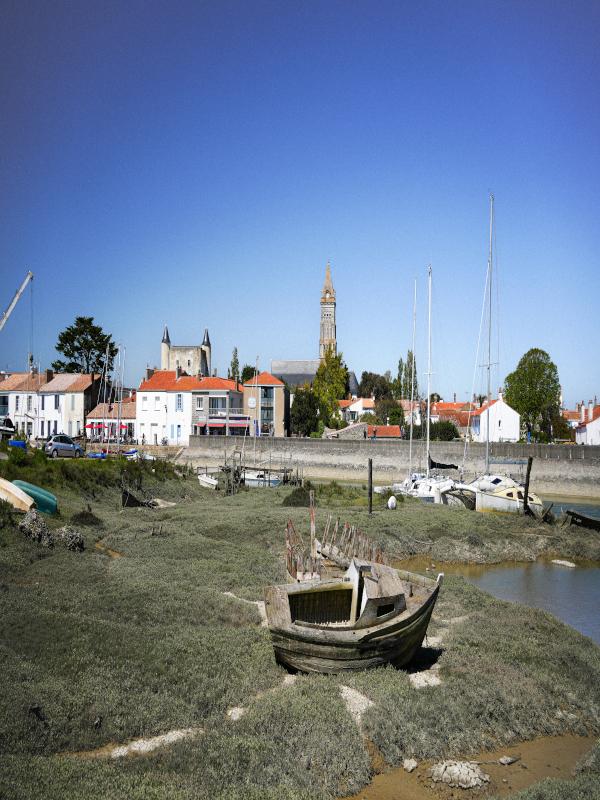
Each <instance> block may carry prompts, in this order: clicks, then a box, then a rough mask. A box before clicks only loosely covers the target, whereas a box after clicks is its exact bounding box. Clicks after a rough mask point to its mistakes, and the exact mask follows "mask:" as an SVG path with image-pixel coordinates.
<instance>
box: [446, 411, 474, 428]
mask: <svg viewBox="0 0 600 800" xmlns="http://www.w3.org/2000/svg"><path fill="white" fill-rule="evenodd" d="M438 416H439V418H440V422H453V423H454V424H455V425H456V427H457V428H467V427H468V425H469V419H470V417H472V416H473V412H471V414H470V415H469V412H468V411H441V412H440V413H439V414H438Z"/></svg>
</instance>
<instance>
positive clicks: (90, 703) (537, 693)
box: [0, 459, 600, 800]
mask: <svg viewBox="0 0 600 800" xmlns="http://www.w3.org/2000/svg"><path fill="white" fill-rule="evenodd" d="M123 469H130V470H131V474H129V476H128V478H129V479H130V480H131V481H132V482H135V481H137V482H139V486H140V488H141V490H142V491H143V492H144V493H145V494H147V495H151V496H154V497H157V496H158V497H161V498H163V499H166V500H170V501H174V502H176V505H175V506H173V507H171V508H164V509H150V508H127V509H121V508H120V483H121V480H122V472H120V470H121V471H122V470H123ZM152 469H154V470H155V471H154V472H152ZM0 470H1V471H2V474H3V475H5V476H6V477H21V478H23V479H25V480H29V481H31V482H33V483H39V484H40V485H43V486H45V487H46V488H48V489H50V490H51V491H53V492H55V493H56V494H57V496H58V497H59V501H60V518H59V519H50V520H49V524H50V525H51V526H56V527H59V526H62V525H65V524H71V525H74V526H76V527H77V528H78V529H79V530H80V531H81V532H82V533H83V535H84V538H85V540H86V549H85V551H84V552H82V553H73V552H70V551H68V550H65V549H52V550H42V549H41V548H39V547H37V546H36V545H35V544H33V543H32V542H30V541H29V540H27V539H25V538H24V537H23V536H21V535H20V534H19V532H18V530H17V528H16V527H15V525H14V524H12V520H11V515H10V514H8V513H6V511H3V512H2V514H1V515H0V521H2V523H3V525H2V528H1V529H0V642H1V644H0V662H1V663H0V671H1V674H2V681H3V688H4V691H3V692H2V695H1V699H0V704H1V706H0V751H1V753H2V767H1V768H0V797H4V796H6V797H10V798H37V797H40V798H41V797H44V798H47V800H53V798H56V800H58V798H60V800H76V799H77V800H80V799H82V798H86V800H87V799H88V798H105V797H110V798H111V799H115V798H116V799H118V798H127V799H128V800H131V799H133V800H135V798H165V797H169V798H175V800H180V799H181V800H183V799H184V798H185V800H188V798H189V799H191V798H223V800H224V799H225V798H227V800H232V799H233V798H250V799H252V798H288V799H292V798H294V799H295V798H333V797H336V796H340V795H347V794H351V793H353V792H356V791H358V790H359V789H360V788H361V787H362V786H363V785H364V784H365V783H366V782H368V781H369V779H370V776H371V774H372V761H371V755H372V752H373V747H374V748H376V749H377V751H378V752H379V753H380V754H381V757H382V758H383V759H384V761H385V763H387V764H389V765H398V764H400V763H401V762H402V759H403V758H406V757H408V756H415V757H417V758H419V759H424V758H434V757H441V756H448V757H453V756H454V757H458V756H464V755H466V754H469V753H473V752H476V751H478V750H481V749H482V748H485V747H491V746H498V745H502V744H504V743H511V742H515V741H518V740H522V739H528V738H531V737H533V736H535V735H539V734H553V733H556V734H559V733H563V732H573V733H580V734H583V733H587V734H598V733H600V722H599V719H600V650H599V648H597V647H596V646H595V645H594V644H593V643H592V642H591V641H590V640H589V639H586V638H585V637H583V636H581V635H580V634H578V633H577V632H575V631H574V630H572V629H570V628H568V627H566V626H565V625H562V624H561V623H559V622H558V621H557V620H555V619H554V618H553V617H551V616H550V615H549V614H546V613H544V612H541V611H536V610H532V609H528V608H525V607H522V606H515V605H513V604H510V603H505V602H501V601H498V600H495V599H493V598H491V597H490V596H489V595H486V594H484V593H483V592H481V591H479V590H478V589H476V588H475V587H473V586H471V585H469V584H467V583H466V582H465V581H463V580H462V579H461V578H458V577H452V578H449V579H448V580H447V581H446V582H445V583H444V586H443V590H442V592H441V594H440V598H439V601H438V604H437V607H436V611H435V614H434V617H433V621H432V625H431V626H430V631H429V633H430V636H432V637H440V638H439V641H438V640H437V639H433V640H432V641H433V642H437V644H436V646H433V644H431V643H429V646H428V648H427V649H426V651H425V656H426V658H425V662H427V661H428V662H429V663H431V662H436V665H437V668H438V674H439V676H440V678H441V684H440V685H439V686H431V687H428V688H424V689H415V688H414V686H413V685H412V683H411V680H410V677H409V673H408V671H402V670H394V669H392V668H387V669H379V670H374V671H371V672H365V673H357V674H355V675H353V676H347V675H345V676H343V678H342V677H339V676H320V677H319V676H300V677H299V678H298V680H297V681H295V682H294V683H293V685H283V678H284V677H285V675H286V673H285V672H284V670H283V669H282V668H281V667H279V666H278V665H277V664H276V663H275V660H274V656H273V649H272V647H271V643H270V638H269V632H268V630H267V629H266V628H264V627H261V626H260V617H259V614H258V611H257V609H256V607H255V606H253V605H250V604H247V603H243V602H240V601H239V600H238V599H236V597H237V598H244V599H248V600H259V599H261V598H262V590H263V587H264V586H265V585H267V584H270V583H273V582H281V581H282V580H283V579H284V561H283V550H284V548H283V530H284V526H285V523H286V521H287V520H288V518H291V519H292V520H293V522H294V525H295V526H296V528H297V530H301V531H303V532H307V531H308V515H307V511H306V508H305V507H304V506H303V505H284V503H285V501H286V499H287V498H289V497H290V495H291V493H292V492H293V491H294V490H291V489H284V488H281V489H275V490H255V491H248V492H241V493H239V494H237V495H235V496H232V497H227V496H224V495H223V494H221V493H216V492H211V491H207V490H203V489H202V488H200V487H199V486H198V483H197V481H196V480H195V479H194V478H193V477H191V476H183V477H180V476H178V475H177V474H176V473H175V472H174V471H173V470H172V469H170V468H169V467H164V466H159V465H134V467H132V468H129V467H124V466H123V465H121V466H119V465H116V464H114V463H113V462H97V461H96V462H91V463H85V462H81V463H77V462H59V463H58V464H56V463H48V462H45V460H43V459H39V460H38V461H36V462H35V463H29V462H28V463H23V464H20V465H18V464H15V463H12V461H9V462H7V461H4V462H0ZM78 470H80V471H78ZM16 473H18V474H16ZM361 491H362V490H361V489H360V488H357V489H355V490H353V492H355V493H356V497H354V496H352V497H351V496H349V495H348V496H347V495H346V494H345V490H343V489H341V488H340V487H337V488H336V487H333V488H331V487H329V488H328V489H327V490H326V491H325V492H320V493H318V494H317V527H318V528H319V527H322V525H323V524H324V521H325V518H326V515H327V514H328V513H330V512H331V513H333V514H336V515H338V514H339V515H340V516H341V517H342V519H344V520H346V519H347V520H348V521H349V522H351V523H354V524H357V525H358V526H359V527H360V528H361V529H362V530H363V531H364V532H365V533H367V534H369V535H370V536H371V537H372V538H373V539H374V540H375V541H377V542H379V543H381V544H382V545H383V546H384V547H385V549H386V552H387V553H388V554H389V555H390V557H391V558H396V557H401V556H409V555H414V554H416V553H427V554H429V555H431V556H432V557H433V558H435V559H438V560H441V559H442V554H446V555H450V556H452V557H453V558H455V559H458V558H459V556H460V555H461V554H462V553H466V552H468V553H469V554H470V555H471V556H473V554H476V556H477V558H479V557H481V558H482V559H484V560H485V559H493V558H496V557H498V558H499V559H500V558H501V559H502V560H504V559H506V557H507V555H509V554H512V553H514V554H520V556H521V557H523V558H532V557H535V555H536V554H537V553H538V552H544V551H545V549H547V550H550V549H551V548H554V550H553V552H556V553H558V554H560V555H563V556H565V557H574V556H576V555H577V553H575V552H573V548H575V549H580V550H581V551H582V552H584V553H585V555H586V557H594V554H596V557H598V552H599V549H598V548H599V547H600V543H599V542H600V537H596V538H594V535H591V536H590V535H589V534H586V537H585V539H584V537H580V538H577V536H575V537H573V535H572V533H571V532H569V534H568V536H569V537H572V538H570V539H569V540H567V535H566V534H563V533H561V531H556V530H554V529H548V530H546V529H540V527H539V525H538V524H537V523H535V522H529V521H528V520H521V519H518V520H514V519H511V520H505V519H499V518H497V517H491V516H484V515H474V514H469V513H467V512H464V513H461V512H460V511H453V510H451V509H447V508H438V509H436V508H429V507H424V506H422V505H420V504H418V503H412V502H406V503H403V504H402V505H401V506H400V507H399V509H398V510H397V511H395V512H389V511H387V510H386V509H385V508H384V506H383V502H382V501H378V502H380V503H381V504H380V505H377V506H376V508H375V513H374V514H373V516H372V517H369V515H368V513H367V509H366V507H365V506H364V505H362V503H359V502H358V501H359V500H360V498H361ZM363 496H364V495H363ZM550 534H551V536H556V538H551V536H550ZM469 537H470V538H469ZM97 543H100V547H96V546H95V545H96V544H97ZM115 553H118V554H121V555H122V557H120V558H115V557H112V556H113V555H114V554H115ZM515 557H516V556H515ZM225 592H231V593H233V595H235V597H231V596H229V595H225V594H224V593H225ZM426 644H428V642H426ZM341 685H346V686H350V687H351V688H353V689H356V690H357V691H359V692H360V693H362V694H363V695H365V696H366V697H368V698H369V699H370V700H372V701H373V705H372V706H370V707H369V708H368V709H367V710H366V711H365V713H364V715H363V717H362V730H360V729H359V728H358V727H357V726H356V724H355V723H354V722H353V720H352V717H351V716H350V714H349V713H348V710H347V708H346V706H345V704H344V702H343V699H342V697H341V695H340V687H341ZM232 707H243V708H244V709H245V713H244V714H243V716H241V718H239V719H238V720H237V721H233V720H232V719H231V718H230V717H228V716H227V713H226V712H227V710H228V709H230V708H232ZM182 728H193V729H196V728H201V729H202V730H203V731H204V734H203V735H199V736H197V737H191V738H189V739H186V740H182V741H180V742H178V743H176V744H173V745H172V746H170V747H168V748H165V749H162V750H157V751H155V752H154V753H153V754H152V755H148V756H145V757H130V758H126V759H122V760H119V761H117V760H111V759H101V758H86V757H83V756H82V755H81V754H82V753H85V752H87V751H92V750H95V749H96V748H100V747H102V746H104V745H106V744H108V743H110V742H119V743H120V742H126V741H127V740H130V739H134V738H136V737H140V736H156V735H159V734H163V733H165V732H167V731H170V730H173V729H182ZM73 754H79V755H73ZM597 772H598V764H597V759H596V761H594V762H593V763H592V764H591V766H588V768H587V771H584V772H582V773H581V775H580V776H579V777H578V778H577V780H576V781H575V782H572V783H570V784H569V786H570V787H571V788H572V789H573V791H575V787H577V786H578V785H579V784H578V781H579V782H581V785H582V786H583V785H584V784H585V781H589V780H591V779H590V778H589V776H590V774H593V775H596V774H597ZM553 791H554V790H553ZM568 791H571V789H568V790H564V791H563V792H562V794H561V795H560V796H561V797H563V798H566V797H573V798H575V797H578V796H581V797H584V796H585V795H584V794H580V795H576V794H572V795H569V794H568ZM539 796H540V797H541V796H542V795H539ZM549 796H550V795H549ZM556 796H557V797H558V796H559V795H558V794H557V795H556ZM527 797H528V799H529V798H533V797H538V795H535V794H530V795H527Z"/></svg>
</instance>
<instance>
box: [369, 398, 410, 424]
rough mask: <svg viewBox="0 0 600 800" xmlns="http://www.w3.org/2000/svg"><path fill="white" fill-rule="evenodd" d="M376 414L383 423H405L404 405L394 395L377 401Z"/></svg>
mask: <svg viewBox="0 0 600 800" xmlns="http://www.w3.org/2000/svg"><path fill="white" fill-rule="evenodd" d="M375 416H376V417H378V418H379V419H380V420H381V424H382V425H404V411H403V410H402V406H401V405H399V404H398V401H397V400H394V399H393V398H392V397H382V398H381V400H378V401H377V402H376V403H375Z"/></svg>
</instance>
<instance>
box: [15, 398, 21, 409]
mask: <svg viewBox="0 0 600 800" xmlns="http://www.w3.org/2000/svg"><path fill="white" fill-rule="evenodd" d="M20 399H21V398H20V397H19V395H17V396H16V397H15V411H18V410H19V400H20Z"/></svg>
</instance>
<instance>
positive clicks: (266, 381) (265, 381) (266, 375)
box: [244, 372, 284, 386]
mask: <svg viewBox="0 0 600 800" xmlns="http://www.w3.org/2000/svg"><path fill="white" fill-rule="evenodd" d="M244 386H284V383H283V381H280V380H279V378H276V377H275V375H271V373H270V372H259V374H258V375H255V376H254V378H251V379H250V380H249V381H246V383H245V384H244Z"/></svg>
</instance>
